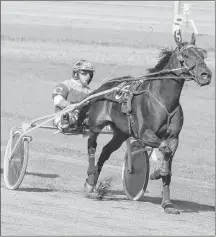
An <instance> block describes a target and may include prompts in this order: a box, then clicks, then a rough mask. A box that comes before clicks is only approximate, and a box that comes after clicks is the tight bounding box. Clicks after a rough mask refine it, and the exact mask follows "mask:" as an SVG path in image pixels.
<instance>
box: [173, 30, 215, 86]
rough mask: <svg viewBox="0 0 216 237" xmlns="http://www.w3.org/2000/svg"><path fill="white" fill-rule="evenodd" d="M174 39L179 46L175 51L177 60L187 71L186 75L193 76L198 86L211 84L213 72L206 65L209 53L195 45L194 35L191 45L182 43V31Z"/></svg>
mask: <svg viewBox="0 0 216 237" xmlns="http://www.w3.org/2000/svg"><path fill="white" fill-rule="evenodd" d="M174 39H175V42H176V44H177V48H176V50H175V52H176V56H177V59H178V61H179V63H180V65H181V67H182V68H184V69H186V74H188V75H191V76H192V77H193V80H194V81H195V82H197V84H198V85H200V86H205V85H208V84H209V83H210V82H211V77H212V72H211V70H210V69H209V68H208V67H207V65H206V63H205V58H206V57H207V52H206V50H204V49H201V48H198V47H197V46H196V45H195V43H196V39H195V35H194V33H192V36H191V42H190V43H187V42H182V37H181V31H180V30H179V31H178V32H177V33H175V34H174Z"/></svg>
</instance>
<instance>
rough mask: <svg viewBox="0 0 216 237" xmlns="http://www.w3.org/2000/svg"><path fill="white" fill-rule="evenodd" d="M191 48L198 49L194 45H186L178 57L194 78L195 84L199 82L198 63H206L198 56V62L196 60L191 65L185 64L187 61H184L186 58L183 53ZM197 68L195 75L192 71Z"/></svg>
mask: <svg viewBox="0 0 216 237" xmlns="http://www.w3.org/2000/svg"><path fill="white" fill-rule="evenodd" d="M189 48H195V49H197V47H196V46H195V45H193V44H190V45H186V46H183V47H182V48H181V49H180V50H179V52H178V56H177V58H178V59H179V61H180V62H181V64H182V65H183V66H184V68H185V69H186V70H187V71H188V72H189V73H190V74H191V76H192V77H193V79H194V81H195V82H198V81H197V74H198V67H197V63H198V64H199V63H204V60H203V59H202V58H201V57H198V56H197V60H195V61H194V62H193V63H192V64H191V65H188V64H187V63H186V62H185V59H184V56H183V52H184V51H185V50H187V49H189ZM194 67H196V73H194V72H193V71H192V69H193V68H194Z"/></svg>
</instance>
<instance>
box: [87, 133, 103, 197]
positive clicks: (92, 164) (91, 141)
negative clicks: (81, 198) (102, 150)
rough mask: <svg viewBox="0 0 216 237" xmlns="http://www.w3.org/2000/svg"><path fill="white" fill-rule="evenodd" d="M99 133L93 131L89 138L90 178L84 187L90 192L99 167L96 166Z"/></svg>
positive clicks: (88, 172)
mask: <svg viewBox="0 0 216 237" xmlns="http://www.w3.org/2000/svg"><path fill="white" fill-rule="evenodd" d="M98 135H99V133H94V132H91V134H90V137H89V139H88V161H89V165H88V170H87V175H88V178H87V179H86V182H85V185H84V188H85V191H86V192H88V193H90V192H92V191H93V189H94V187H95V178H96V176H97V174H96V173H97V169H96V167H95V152H96V147H97V137H98Z"/></svg>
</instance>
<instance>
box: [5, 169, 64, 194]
mask: <svg viewBox="0 0 216 237" xmlns="http://www.w3.org/2000/svg"><path fill="white" fill-rule="evenodd" d="M3 173H4V169H3V168H1V174H3ZM25 174H26V175H32V176H38V177H42V178H51V179H55V178H58V177H59V175H57V174H43V173H35V172H26V173H25ZM16 191H22V192H55V191H58V190H57V189H51V188H17V189H16Z"/></svg>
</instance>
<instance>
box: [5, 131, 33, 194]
mask: <svg viewBox="0 0 216 237" xmlns="http://www.w3.org/2000/svg"><path fill="white" fill-rule="evenodd" d="M21 134H22V130H21V129H18V128H14V129H12V131H11V136H10V139H9V141H8V144H7V147H6V150H5V156H4V181H5V185H6V187H7V188H8V189H12V190H14V189H17V188H18V187H19V186H20V184H21V183H22V181H23V178H24V176H25V172H26V168H27V164H28V155H29V142H30V141H31V137H28V136H25V137H22V138H21V139H20V141H19V142H18V144H17V145H16V143H17V141H18V139H19V138H20V136H21ZM15 145H16V146H15ZM14 147H15V149H14ZM13 150H14V152H13V153H12V155H11V152H12V151H13Z"/></svg>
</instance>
